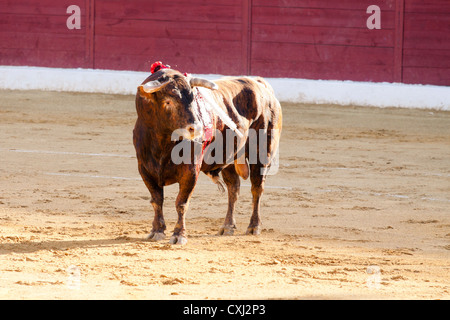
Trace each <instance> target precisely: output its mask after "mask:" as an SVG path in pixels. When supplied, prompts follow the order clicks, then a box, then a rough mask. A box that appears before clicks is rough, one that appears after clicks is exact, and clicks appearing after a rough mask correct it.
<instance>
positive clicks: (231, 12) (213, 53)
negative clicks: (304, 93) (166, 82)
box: [95, 0, 245, 74]
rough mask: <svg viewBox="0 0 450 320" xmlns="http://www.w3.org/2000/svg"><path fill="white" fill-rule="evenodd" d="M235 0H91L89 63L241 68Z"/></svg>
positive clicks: (205, 69) (215, 71) (220, 71)
mask: <svg viewBox="0 0 450 320" xmlns="http://www.w3.org/2000/svg"><path fill="white" fill-rule="evenodd" d="M242 11H243V10H242V1H241V0H214V1H210V0H189V1H186V0H171V1H167V0H154V1H148V0H134V1H115V2H111V1H106V0H96V6H95V67H96V68H100V69H111V68H113V69H118V70H150V65H151V63H153V62H154V61H158V60H161V61H163V62H164V63H168V64H170V65H171V66H172V67H173V68H178V69H179V70H180V71H183V72H191V73H213V74H233V73H236V72H238V73H242V72H244V64H245V61H243V59H242V55H243V53H242V51H243V50H244V49H243V46H242V39H241V36H242V35H241V34H242V28H243V21H242V20H243V16H242Z"/></svg>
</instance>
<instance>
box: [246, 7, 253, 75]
mask: <svg viewBox="0 0 450 320" xmlns="http://www.w3.org/2000/svg"><path fill="white" fill-rule="evenodd" d="M252 11H253V0H248V30H247V32H248V38H247V39H248V44H247V75H251V74H252V29H253V21H252Z"/></svg>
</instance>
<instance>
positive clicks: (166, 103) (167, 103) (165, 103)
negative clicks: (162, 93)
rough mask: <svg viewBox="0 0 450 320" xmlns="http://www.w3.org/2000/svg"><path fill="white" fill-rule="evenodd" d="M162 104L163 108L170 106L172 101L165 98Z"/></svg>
mask: <svg viewBox="0 0 450 320" xmlns="http://www.w3.org/2000/svg"><path fill="white" fill-rule="evenodd" d="M163 105H164V107H165V108H171V107H172V106H173V103H172V101H170V100H165V101H164V102H163Z"/></svg>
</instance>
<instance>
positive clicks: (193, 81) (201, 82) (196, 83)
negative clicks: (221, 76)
mask: <svg viewBox="0 0 450 320" xmlns="http://www.w3.org/2000/svg"><path fill="white" fill-rule="evenodd" d="M189 84H190V85H191V87H192V88H193V87H204V88H208V89H211V90H217V89H219V86H218V85H217V84H215V83H214V82H212V81H209V80H206V79H203V78H189Z"/></svg>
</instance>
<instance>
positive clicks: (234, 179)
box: [218, 165, 241, 236]
mask: <svg viewBox="0 0 450 320" xmlns="http://www.w3.org/2000/svg"><path fill="white" fill-rule="evenodd" d="M222 177H223V181H224V182H225V184H226V185H227V189H228V211H227V215H226V217H225V222H224V224H223V226H222V227H220V229H219V233H218V235H225V236H231V235H233V233H234V229H236V220H235V219H234V216H233V214H234V207H235V204H236V201H237V199H238V195H239V188H240V185H241V181H240V179H239V175H238V174H237V172H236V170H235V167H234V165H230V166H228V167H226V168H225V169H224V170H222Z"/></svg>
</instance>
